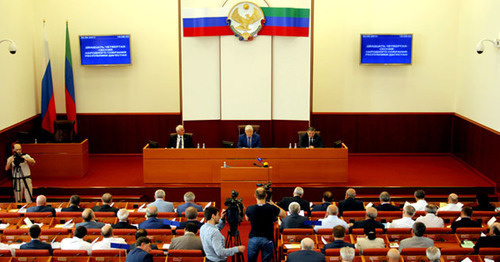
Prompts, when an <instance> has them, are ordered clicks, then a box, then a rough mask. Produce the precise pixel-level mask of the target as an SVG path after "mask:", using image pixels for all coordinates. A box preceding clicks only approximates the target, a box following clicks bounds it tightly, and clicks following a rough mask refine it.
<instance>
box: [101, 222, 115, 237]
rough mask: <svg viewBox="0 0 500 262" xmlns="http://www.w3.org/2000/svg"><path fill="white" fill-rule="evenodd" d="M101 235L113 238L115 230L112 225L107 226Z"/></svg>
mask: <svg viewBox="0 0 500 262" xmlns="http://www.w3.org/2000/svg"><path fill="white" fill-rule="evenodd" d="M101 235H102V236H103V237H104V238H108V237H112V236H113V228H112V227H111V225H109V224H107V225H105V226H103V227H102V228H101Z"/></svg>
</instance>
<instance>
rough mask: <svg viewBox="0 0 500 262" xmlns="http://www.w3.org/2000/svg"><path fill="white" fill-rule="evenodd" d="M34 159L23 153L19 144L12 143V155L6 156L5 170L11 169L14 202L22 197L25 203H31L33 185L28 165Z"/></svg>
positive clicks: (33, 162)
mask: <svg viewBox="0 0 500 262" xmlns="http://www.w3.org/2000/svg"><path fill="white" fill-rule="evenodd" d="M35 163H36V162H35V159H33V158H32V157H30V155H28V154H23V149H22V147H21V145H20V144H17V143H16V144H14V145H13V147H12V156H10V157H9V158H7V164H6V165H5V171H8V170H9V169H12V187H13V188H14V198H15V200H16V203H18V202H21V201H22V200H23V194H24V198H25V199H26V203H31V202H32V200H31V197H32V195H33V186H32V185H31V171H30V167H29V165H34V164H35Z"/></svg>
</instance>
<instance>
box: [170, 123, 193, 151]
mask: <svg viewBox="0 0 500 262" xmlns="http://www.w3.org/2000/svg"><path fill="white" fill-rule="evenodd" d="M175 132H176V133H177V134H175V135H171V136H170V140H169V141H168V145H167V147H168V148H194V144H193V138H192V137H191V136H188V135H184V127H183V126H182V125H178V126H177V127H176V128H175Z"/></svg>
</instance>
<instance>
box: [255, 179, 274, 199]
mask: <svg viewBox="0 0 500 262" xmlns="http://www.w3.org/2000/svg"><path fill="white" fill-rule="evenodd" d="M271 185H272V183H271V182H267V183H265V184H262V183H259V184H257V185H256V186H257V187H263V188H264V190H266V202H269V201H271V198H272V197H273V190H272V189H271Z"/></svg>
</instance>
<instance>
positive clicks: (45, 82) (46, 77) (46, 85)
mask: <svg viewBox="0 0 500 262" xmlns="http://www.w3.org/2000/svg"><path fill="white" fill-rule="evenodd" d="M53 93H54V90H53V88H52V70H51V67H50V60H49V62H48V63H47V68H46V69H45V74H43V78H42V119H43V118H44V117H45V115H46V114H47V110H48V109H49V102H50V99H51V98H52V95H53Z"/></svg>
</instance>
